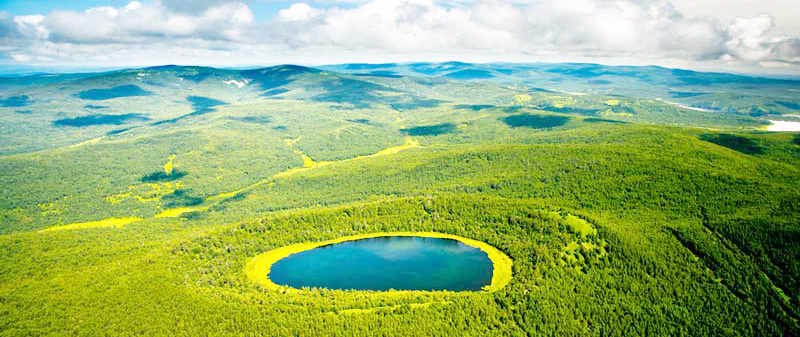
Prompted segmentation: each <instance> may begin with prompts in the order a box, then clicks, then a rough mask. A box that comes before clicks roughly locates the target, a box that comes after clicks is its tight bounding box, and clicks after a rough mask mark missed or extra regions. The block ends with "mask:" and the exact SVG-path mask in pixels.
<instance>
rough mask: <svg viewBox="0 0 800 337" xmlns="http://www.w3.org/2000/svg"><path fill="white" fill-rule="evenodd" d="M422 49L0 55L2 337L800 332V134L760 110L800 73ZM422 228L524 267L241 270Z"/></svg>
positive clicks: (783, 111)
mask: <svg viewBox="0 0 800 337" xmlns="http://www.w3.org/2000/svg"><path fill="white" fill-rule="evenodd" d="M410 67H411V66H410V65H404V66H397V69H395V70H396V72H397V74H398V75H397V76H377V75H375V76H372V75H369V74H353V73H348V72H345V69H344V66H339V67H334V66H331V67H328V68H325V67H323V68H322V69H312V68H304V67H297V66H279V67H272V68H264V69H256V70H241V71H239V70H224V69H213V68H201V67H160V68H145V69H138V70H124V71H115V72H109V73H101V74H92V75H81V76H72V77H65V78H64V79H63V80H58V79H52V78H46V79H45V78H40V77H36V76H34V77H31V78H30V79H29V81H28V82H27V83H26V84H24V85H22V84H20V83H19V82H20V81H19V80H17V79H10V78H0V87H2V88H3V92H2V93H0V94H2V97H0V98H2V99H5V101H4V102H5V103H3V104H4V105H3V106H2V107H0V123H3V125H4V126H7V125H19V127H18V128H16V129H15V130H12V131H10V132H12V133H13V135H14V137H8V138H6V139H3V140H2V141H0V152H2V156H0V171H2V172H3V174H2V175H0V184H2V186H3V189H2V190H0V336H51V335H64V336H100V335H113V336H133V335H150V336H209V335H211V336H216V335H230V336H350V335H359V336H362V335H363V336H412V335H413V336H416V335H420V336H796V335H800V245H798V243H800V187H799V186H798V185H797V182H798V181H800V133H798V132H769V131H767V130H766V129H765V125H768V124H769V121H768V120H769V119H767V118H770V119H774V118H782V117H781V116H783V115H785V114H790V113H792V111H787V110H786V109H788V108H786V106H792V105H791V104H788V103H787V104H784V105H781V108H780V109H777V110H770V111H771V112H770V114H771V115H769V116H768V117H764V116H762V115H758V114H754V113H752V112H753V111H755V110H757V108H758V107H761V108H764V109H767V110H769V109H770V107H771V106H777V105H776V104H777V103H774V102H788V101H791V98H787V97H785V96H786V95H783V94H776V92H778V90H779V89H780V88H786V87H789V88H800V85H798V84H797V83H796V82H791V81H775V82H774V83H772V82H765V83H761V84H753V83H750V84H748V85H752V86H756V89H752V88H750V89H748V90H749V91H747V92H746V94H745V93H743V94H742V95H741V96H740V97H739V100H738V101H736V102H731V103H729V106H726V107H725V111H718V112H702V111H696V110H690V109H683V108H680V107H677V106H675V105H671V104H666V103H664V102H663V101H662V100H657V99H656V98H655V97H645V96H646V95H645V94H647V93H641V92H635V91H631V90H633V89H631V88H632V87H633V86H631V88H628V87H624V86H623V87H621V88H622V89H625V90H628V91H624V90H622V91H624V92H622V93H619V94H617V93H613V94H608V93H591V94H588V95H573V94H569V93H565V92H557V91H554V90H549V89H548V90H546V89H542V88H537V87H534V86H533V85H535V83H533V84H532V83H524V82H519V83H514V84H509V83H507V81H511V80H513V78H504V79H502V81H501V80H497V81H494V80H480V81H475V80H469V79H468V80H464V79H458V78H445V77H435V76H433V77H431V76H428V77H426V76H421V75H420V74H415V73H409V71H410V70H408V69H411V68H410ZM575 67H578V66H577V65H576V66H575ZM648 69H649V68H642V69H641V70H640V71H642V72H646V71H653V70H648ZM138 74H146V76H145V75H142V76H140V75H138ZM701 75H702V74H701V73H697V74H696V75H694V76H701ZM192 76H194V77H192ZM519 76H522V75H519ZM553 76H556V75H553ZM561 76H563V77H564V79H565V80H564V81H565V82H569V81H579V80H583V79H581V78H579V77H574V76H573V77H570V76H572V75H570V73H568V72H566V71H564V73H563V74H561ZM655 76H656V75H652V76H651V78H656V77H655ZM659 76H662V75H659ZM663 76H667V75H663ZM708 76H710V77H711V76H719V75H712V74H709V75H708ZM138 77H143V78H144V80H141V81H139V80H134V79H135V78H138ZM178 77H180V78H182V79H186V80H181V82H180V83H181V86H170V85H166V84H169V83H173V82H176V81H177V80H176V78H178ZM244 78H246V79H248V84H247V85H246V86H244V87H236V86H231V85H227V84H225V83H224V82H223V81H224V80H231V79H235V80H238V79H244ZM658 78H659V81H657V82H656V81H654V82H652V83H650V84H648V85H649V86H648V87H647V88H650V89H648V90H652V91H657V90H668V85H665V84H663V83H674V82H669V81H688V80H686V79H683V78H674V79H672V78H668V77H664V79H663V81H662V77H658ZM608 80H609V81H613V80H614V79H613V78H611V77H609V78H608ZM711 80H713V77H711V79H709V81H711ZM698 81H699V80H698ZM662 82H663V83H662ZM576 83H577V82H576ZM626 83H627V82H626ZM698 83H699V84H691V83H690V84H686V86H691V85H696V86H698V87H700V86H702V85H703V84H702V83H706V82H702V81H699V82H698ZM730 85H731V86H733V84H730ZM758 85H760V87H758ZM690 89H692V88H691V87H690V88H687V89H686V90H687V92H688V91H690ZM706 89H707V90H712V89H713V88H706ZM730 90H738V89H737V88H735V87H726V88H724V89H721V92H723V91H724V92H729V91H730ZM758 90H762V91H758ZM622 94H625V95H627V96H623V95H622ZM724 95H728V96H724V97H722V96H723V93H717V94H708V95H705V94H704V95H703V96H708V97H710V98H709V100H708V101H701V99H702V97H697V96H696V95H684V96H686V97H687V101H685V102H683V103H682V104H694V106H703V104H706V105H708V106H713V105H714V104H715V103H714V102H717V101H718V100H727V99H728V98H729V96H731V95H729V94H724ZM782 95H783V96H782ZM22 96H25V98H24V99H23V98H22ZM677 96H681V95H677ZM720 97H722V98H720ZM675 99H676V100H679V99H680V98H679V97H678V98H675ZM790 110H791V109H790ZM19 111H31V112H30V113H28V112H26V113H20V112H19ZM795 112H796V111H795ZM784 119H785V118H784ZM15 123H17V124H15ZM17 136H18V137H17ZM409 231H420V232H438V233H445V234H452V235H457V236H459V237H464V238H469V239H474V240H478V241H481V242H484V243H486V244H489V245H491V246H492V247H495V248H497V249H498V250H500V251H501V252H503V253H504V254H505V255H507V256H508V257H510V258H511V260H512V261H513V266H512V277H511V281H510V283H508V285H506V286H505V287H503V288H502V289H499V290H497V291H492V292H489V291H460V292H453V291H363V290H336V289H324V288H305V289H301V290H300V291H275V290H274V289H266V288H264V287H262V286H260V285H258V284H256V283H254V282H251V281H250V280H248V278H247V276H246V274H245V271H244V269H245V266H246V264H247V262H248V261H249V260H250V259H252V258H253V257H255V256H257V255H259V254H262V253H265V252H268V251H270V250H272V249H276V248H280V247H284V246H287V245H291V244H297V243H306V242H319V241H326V240H332V239H336V238H340V237H345V236H353V235H360V234H369V233H378V232H409Z"/></svg>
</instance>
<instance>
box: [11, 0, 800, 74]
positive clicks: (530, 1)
mask: <svg viewBox="0 0 800 337" xmlns="http://www.w3.org/2000/svg"><path fill="white" fill-rule="evenodd" d="M798 37H800V3H798V1H797V0H770V1H753V0H706V1H697V0H570V1H563V0H314V1H306V2H303V1H270V0H240V1H236V0H142V1H130V0H80V1H56V0H25V1H14V0H12V1H0V64H24V65H75V66H85V65H95V66H146V65H157V64H166V63H176V64H202V65H211V66H240V65H267V64H277V63H299V64H311V65H313V64H330V63H344V62H402V61H444V60H459V61H466V62H493V61H507V62H596V63H605V64H631V65H645V64H647V65H650V64H654V65H661V66H667V67H680V68H691V69H701V70H723V71H735V72H750V73H759V72H760V73H779V74H800V39H798Z"/></svg>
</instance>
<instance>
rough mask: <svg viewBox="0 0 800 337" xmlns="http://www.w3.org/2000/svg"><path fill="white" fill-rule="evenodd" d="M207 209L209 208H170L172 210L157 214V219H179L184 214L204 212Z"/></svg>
mask: <svg viewBox="0 0 800 337" xmlns="http://www.w3.org/2000/svg"><path fill="white" fill-rule="evenodd" d="M206 209H207V208H200V207H178V208H170V209H165V210H164V211H163V212H161V213H158V214H156V216H155V217H156V218H175V217H179V216H181V215H183V214H186V213H191V212H198V211H204V210H206Z"/></svg>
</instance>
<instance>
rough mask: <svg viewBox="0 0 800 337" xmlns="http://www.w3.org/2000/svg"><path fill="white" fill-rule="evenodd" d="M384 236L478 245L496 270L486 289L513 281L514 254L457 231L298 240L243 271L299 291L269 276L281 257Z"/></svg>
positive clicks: (263, 283) (263, 282)
mask: <svg viewBox="0 0 800 337" xmlns="http://www.w3.org/2000/svg"><path fill="white" fill-rule="evenodd" d="M381 236H421V237H429V238H442V239H452V240H457V241H459V242H461V243H463V244H465V245H467V246H472V247H475V248H478V249H480V250H482V251H484V252H485V253H486V255H488V256H489V260H491V261H492V265H493V267H494V268H493V272H492V282H491V283H490V284H489V285H487V286H485V287H484V290H487V291H490V292H493V291H498V290H500V289H502V288H503V287H505V286H506V285H507V284H508V282H510V281H511V265H512V262H511V258H509V257H508V256H507V255H505V254H503V252H501V251H499V250H498V249H497V248H494V247H492V246H490V245H489V244H486V243H484V242H481V241H478V240H473V239H468V238H463V237H460V236H457V235H452V234H444V233H436V232H390V233H370V234H359V235H353V236H345V237H341V238H337V239H332V240H327V241H320V242H305V243H297V244H293V245H290V246H285V247H280V248H277V249H273V250H270V251H268V252H266V253H263V254H259V255H257V256H255V257H253V258H252V259H250V260H249V261H248V262H247V264H246V265H245V268H244V272H245V274H246V275H247V278H248V279H250V280H251V281H252V282H255V283H257V284H259V285H261V286H263V287H265V288H267V289H270V290H274V291H290V292H291V291H299V290H298V289H294V288H290V287H286V286H281V285H278V284H276V283H274V282H272V280H270V278H269V272H270V267H271V266H272V265H273V264H275V263H276V262H278V261H279V260H281V259H283V258H285V257H287V256H289V255H292V254H295V253H299V252H303V251H306V250H311V249H314V248H317V247H322V246H327V245H332V244H336V243H341V242H345V241H353V240H360V239H368V238H376V237H381Z"/></svg>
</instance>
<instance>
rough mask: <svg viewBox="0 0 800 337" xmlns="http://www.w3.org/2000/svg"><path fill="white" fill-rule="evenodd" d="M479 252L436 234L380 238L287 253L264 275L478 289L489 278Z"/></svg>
mask: <svg viewBox="0 0 800 337" xmlns="http://www.w3.org/2000/svg"><path fill="white" fill-rule="evenodd" d="M492 270H493V267H492V262H491V261H490V260H489V257H488V256H487V255H486V253H485V252H483V251H482V250H480V249H478V248H475V247H470V246H467V245H465V244H463V243H461V242H459V241H456V240H451V239H440V238H426V237H409V236H384V237H377V238H370V239H362V240H355V241H345V242H342V243H337V244H333V245H328V246H322V247H318V248H315V249H311V250H307V251H304V252H300V253H296V254H292V255H289V256H288V257H286V258H284V259H282V260H279V261H278V262H276V263H275V264H273V265H272V267H271V268H270V273H269V278H270V279H271V280H272V282H275V283H276V284H280V285H288V286H290V287H293V288H302V287H320V288H328V289H359V290H389V289H395V290H451V291H464V290H480V289H481V287H483V286H485V285H488V284H489V283H491V280H492Z"/></svg>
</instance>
